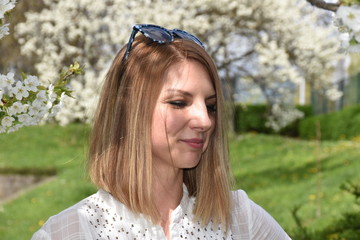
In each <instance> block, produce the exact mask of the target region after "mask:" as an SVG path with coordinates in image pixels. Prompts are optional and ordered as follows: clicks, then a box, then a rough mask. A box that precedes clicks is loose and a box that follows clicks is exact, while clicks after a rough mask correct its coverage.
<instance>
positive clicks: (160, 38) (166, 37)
mask: <svg viewBox="0 0 360 240" xmlns="http://www.w3.org/2000/svg"><path fill="white" fill-rule="evenodd" d="M140 31H141V32H142V33H143V34H144V35H145V36H146V37H148V38H151V39H152V40H153V41H156V42H159V43H165V42H172V41H173V40H174V39H173V36H172V35H171V33H170V32H168V31H166V30H165V29H162V28H159V27H154V26H144V27H141V29H140Z"/></svg>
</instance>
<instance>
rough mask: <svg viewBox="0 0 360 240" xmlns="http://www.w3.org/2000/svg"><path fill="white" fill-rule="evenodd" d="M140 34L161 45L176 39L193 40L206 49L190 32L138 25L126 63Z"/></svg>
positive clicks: (130, 40)
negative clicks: (136, 37)
mask: <svg viewBox="0 0 360 240" xmlns="http://www.w3.org/2000/svg"><path fill="white" fill-rule="evenodd" d="M138 32H141V33H142V34H144V36H145V37H147V38H149V39H151V40H152V41H154V42H157V43H159V44H163V43H169V42H172V41H174V39H175V38H180V39H188V40H191V41H193V42H195V43H197V44H198V45H200V46H201V47H202V48H204V49H205V46H204V44H203V43H202V42H201V41H200V40H199V39H198V38H197V37H195V36H194V35H192V34H190V33H188V32H185V31H183V30H180V29H173V30H169V29H166V28H163V27H160V26H157V25H152V24H137V25H135V26H134V27H133V31H132V33H131V35H130V39H129V42H128V44H127V47H126V51H125V54H124V58H123V60H124V61H126V59H127V58H128V56H129V53H130V50H131V46H132V44H133V42H134V39H135V35H136V34H137V33H138Z"/></svg>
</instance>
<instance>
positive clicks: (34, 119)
mask: <svg viewBox="0 0 360 240" xmlns="http://www.w3.org/2000/svg"><path fill="white" fill-rule="evenodd" d="M14 7H15V1H14V0H0V39H1V38H3V37H4V36H6V35H8V34H9V24H3V21H4V17H5V16H6V15H7V14H8V12H9V11H10V10H11V9H13V8H14ZM78 74H82V68H81V67H80V65H79V64H78V63H76V62H75V63H74V64H72V65H70V67H69V68H68V69H65V70H63V71H62V73H61V74H60V76H59V78H58V80H57V81H56V82H55V83H54V84H49V85H44V84H42V83H41V82H40V81H39V79H38V77H36V76H32V75H28V76H26V75H25V74H24V73H22V74H21V79H16V78H15V74H14V73H13V72H9V73H7V74H0V133H9V132H13V131H16V130H18V129H19V128H21V127H23V126H30V125H37V124H39V122H40V121H42V120H43V119H44V118H46V117H53V116H55V115H56V114H57V113H58V112H59V110H60V109H61V107H62V106H63V100H64V98H65V97H66V96H68V97H70V96H71V91H70V90H69V89H68V88H67V84H68V83H69V81H70V79H71V78H72V77H73V76H75V75H78Z"/></svg>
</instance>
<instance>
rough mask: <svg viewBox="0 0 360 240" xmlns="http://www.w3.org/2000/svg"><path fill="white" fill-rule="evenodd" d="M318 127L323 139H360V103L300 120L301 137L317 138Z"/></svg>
mask: <svg viewBox="0 0 360 240" xmlns="http://www.w3.org/2000/svg"><path fill="white" fill-rule="evenodd" d="M318 129H320V133H321V139H323V140H339V139H354V140H356V139H358V138H359V136H360V105H356V106H350V107H346V108H344V109H342V110H340V111H337V112H334V113H329V114H324V115H317V116H313V117H309V118H306V119H303V120H301V121H300V124H299V133H300V137H301V138H304V139H315V138H316V133H317V131H318Z"/></svg>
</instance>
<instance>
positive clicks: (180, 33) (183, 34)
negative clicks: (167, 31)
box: [173, 29, 205, 48]
mask: <svg viewBox="0 0 360 240" xmlns="http://www.w3.org/2000/svg"><path fill="white" fill-rule="evenodd" d="M173 33H174V34H175V35H176V36H177V37H179V38H182V39H188V40H192V41H194V42H196V43H197V44H198V45H200V46H201V47H203V48H205V47H204V44H203V43H202V42H201V41H200V40H199V39H198V38H197V37H195V36H194V35H191V34H190V33H187V32H185V31H182V30H179V29H174V30H173Z"/></svg>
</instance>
